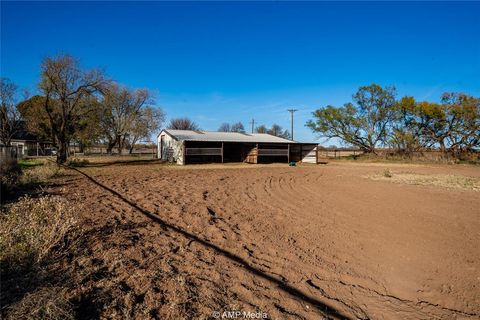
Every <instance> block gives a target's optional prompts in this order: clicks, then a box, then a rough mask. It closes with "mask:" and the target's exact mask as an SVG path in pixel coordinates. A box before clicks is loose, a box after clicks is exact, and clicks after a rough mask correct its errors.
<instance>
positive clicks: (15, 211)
mask: <svg viewBox="0 0 480 320" xmlns="http://www.w3.org/2000/svg"><path fill="white" fill-rule="evenodd" d="M78 210H79V207H78V205H72V204H71V203H69V202H67V201H66V200H65V199H63V198H60V197H51V196H46V197H41V198H38V199H33V198H29V197H24V198H21V199H20V200H19V201H18V202H16V203H15V204H13V205H11V206H10V207H9V208H8V209H7V210H6V212H3V213H2V215H1V217H0V261H1V262H2V264H4V263H7V264H8V265H10V266H11V267H15V265H16V264H18V263H21V262H22V260H24V259H32V261H33V262H35V263H38V262H40V261H41V260H43V259H44V258H45V257H46V256H48V255H49V254H50V253H51V252H52V250H53V249H54V248H55V249H57V250H58V249H60V248H62V247H63V246H64V245H65V240H66V238H67V237H68V236H69V235H70V234H71V233H72V231H74V230H75V229H76V226H77V223H78V222H77V219H76V218H75V217H76V215H77V212H78Z"/></svg>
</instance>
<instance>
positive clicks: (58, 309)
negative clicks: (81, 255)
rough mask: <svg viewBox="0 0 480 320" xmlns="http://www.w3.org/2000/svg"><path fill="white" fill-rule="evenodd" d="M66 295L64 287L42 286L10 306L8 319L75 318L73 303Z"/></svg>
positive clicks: (59, 319)
mask: <svg viewBox="0 0 480 320" xmlns="http://www.w3.org/2000/svg"><path fill="white" fill-rule="evenodd" d="M65 295H66V294H65V289H64V288H60V287H45V288H40V289H39V290H37V291H34V292H33V293H28V294H26V295H25V297H23V299H22V300H20V301H19V302H17V303H15V304H13V305H11V306H9V308H8V314H7V317H6V319H12V320H13V319H15V320H17V319H48V320H63V319H65V320H67V319H74V318H75V317H74V312H73V309H72V305H71V303H70V302H69V301H68V300H67V299H65V298H64V297H65Z"/></svg>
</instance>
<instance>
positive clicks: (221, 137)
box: [162, 129, 298, 143]
mask: <svg viewBox="0 0 480 320" xmlns="http://www.w3.org/2000/svg"><path fill="white" fill-rule="evenodd" d="M163 131H164V132H166V133H167V134H169V135H170V136H172V137H173V138H175V139H176V140H179V141H212V142H251V143H298V142H296V141H293V140H288V139H284V138H280V137H276V136H273V135H271V134H267V133H240V132H217V131H192V130H173V129H166V130H162V132H163Z"/></svg>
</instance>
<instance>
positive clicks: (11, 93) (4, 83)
mask: <svg viewBox="0 0 480 320" xmlns="http://www.w3.org/2000/svg"><path fill="white" fill-rule="evenodd" d="M0 81H1V82H0V141H1V142H2V143H3V144H4V145H5V146H10V145H11V141H12V138H13V136H14V135H15V134H16V133H18V132H19V131H20V130H21V126H22V122H21V114H20V113H19V112H18V110H17V108H16V107H15V98H16V97H15V96H16V94H17V89H18V87H17V85H16V84H14V83H13V82H11V81H10V79H7V78H3V77H2V78H1V79H0Z"/></svg>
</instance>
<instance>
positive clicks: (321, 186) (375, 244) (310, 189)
mask: <svg viewBox="0 0 480 320" xmlns="http://www.w3.org/2000/svg"><path fill="white" fill-rule="evenodd" d="M387 169H388V170H387ZM79 170H81V171H82V172H84V173H86V174H87V175H88V176H84V175H81V174H80V173H75V172H73V171H72V172H71V175H69V176H67V177H65V178H63V181H62V183H59V184H58V185H56V186H53V187H52V188H53V189H54V191H55V192H59V193H63V194H65V195H66V196H67V197H70V198H72V199H75V200H77V201H80V202H81V203H83V204H84V206H85V209H84V211H83V212H82V213H81V214H82V218H83V219H84V223H83V225H84V229H85V232H86V234H87V236H88V238H87V247H88V253H86V254H85V255H83V256H81V257H78V258H76V259H75V260H74V261H73V262H71V267H72V268H74V269H75V274H76V275H77V276H76V279H75V281H76V283H77V284H76V286H75V289H74V290H72V291H71V292H70V293H69V294H70V295H71V297H72V299H73V300H74V301H76V303H75V304H76V306H77V308H78V314H79V316H80V317H83V318H92V317H108V318H110V317H113V318H127V317H130V318H158V319H178V318H186V319H190V318H193V319H214V318H216V317H217V316H218V314H217V313H215V312H220V317H221V316H225V314H224V313H223V312H224V311H232V310H240V311H242V312H252V313H253V314H251V315H252V316H256V317H257V318H259V317H260V318H261V317H262V316H268V318H271V319H322V318H350V319H356V318H359V319H478V318H479V317H480V250H479V244H480V192H479V189H477V186H479V185H478V183H479V181H480V167H474V166H432V165H429V166H423V165H401V164H386V165H383V164H361V163H353V162H351V163H350V162H341V163H330V164H328V165H317V166H315V165H311V166H306V165H305V166H298V167H288V166H286V165H265V166H253V165H252V166H246V165H230V166H227V165H225V166H222V165H210V166H186V167H171V166H165V165H161V164H129V165H126V164H121V165H114V164H109V163H105V164H100V165H99V166H92V167H86V168H80V169H79ZM405 176H408V177H409V179H404V178H403V177H405ZM397 177H400V178H398V179H397ZM412 177H413V178H412ZM415 177H423V178H425V179H423V180H422V179H416V178H415ZM429 177H433V178H432V179H433V180H434V181H437V180H440V181H441V182H440V183H425V180H426V181H430V180H432V179H430V178H429ZM442 177H443V178H442ZM448 177H454V178H455V183H452V184H451V185H450V181H451V180H450V178H448ZM444 178H445V179H444ZM429 179H430V180H429ZM407 180H408V181H407ZM412 181H413V183H412ZM416 181H418V183H416ZM262 312H263V313H264V314H263V313H262ZM232 317H234V316H232ZM224 318H225V317H224ZM237 318H243V315H242V316H241V317H237Z"/></svg>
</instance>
